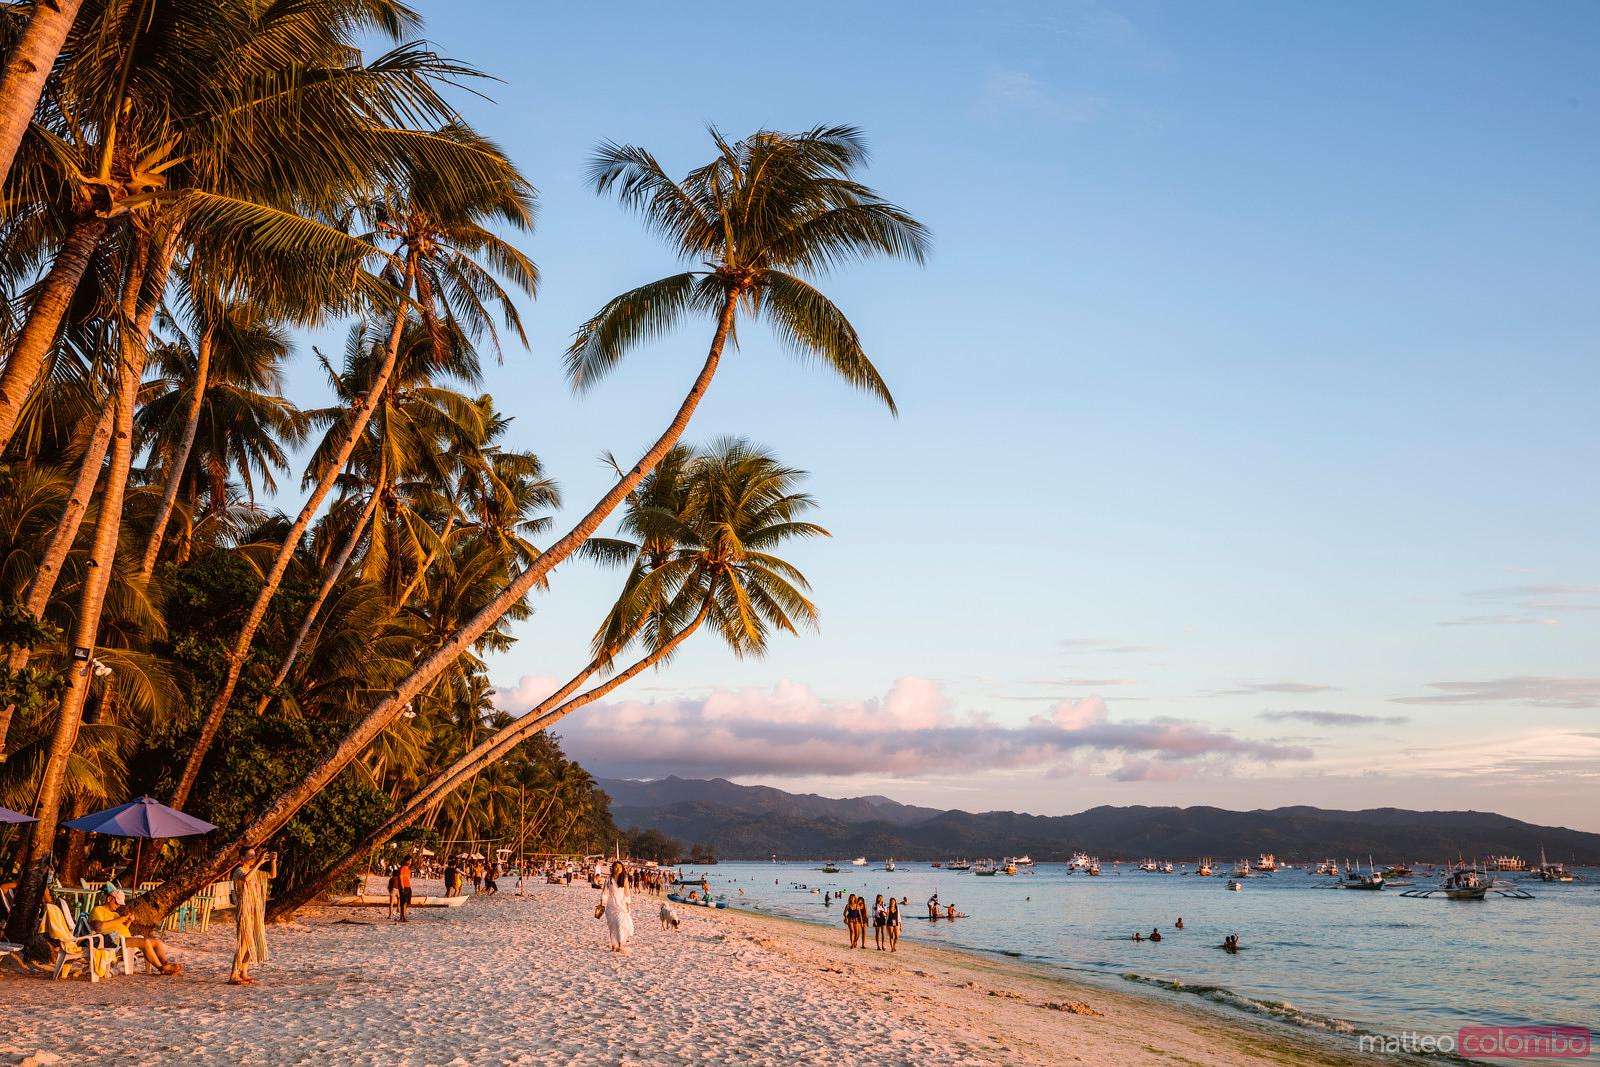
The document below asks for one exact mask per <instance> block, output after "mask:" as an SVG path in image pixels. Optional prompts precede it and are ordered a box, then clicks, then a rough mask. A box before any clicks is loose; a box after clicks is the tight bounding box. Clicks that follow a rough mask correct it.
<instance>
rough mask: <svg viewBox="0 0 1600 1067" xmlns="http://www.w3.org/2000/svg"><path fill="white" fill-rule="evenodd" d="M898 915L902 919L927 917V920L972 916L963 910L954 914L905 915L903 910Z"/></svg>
mask: <svg viewBox="0 0 1600 1067" xmlns="http://www.w3.org/2000/svg"><path fill="white" fill-rule="evenodd" d="M900 917H901V918H903V919H929V920H932V921H933V922H938V921H939V920H940V919H970V918H972V916H970V915H968V914H967V913H966V912H964V911H958V912H956V913H955V914H954V915H907V914H905V913H904V912H901V913H900Z"/></svg>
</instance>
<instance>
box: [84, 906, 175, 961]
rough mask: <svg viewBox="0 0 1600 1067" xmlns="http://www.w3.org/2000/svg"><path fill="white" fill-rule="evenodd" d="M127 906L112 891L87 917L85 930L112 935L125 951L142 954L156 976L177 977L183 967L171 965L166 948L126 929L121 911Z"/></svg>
mask: <svg viewBox="0 0 1600 1067" xmlns="http://www.w3.org/2000/svg"><path fill="white" fill-rule="evenodd" d="M127 906H128V897H127V895H126V894H125V893H123V892H122V890H120V889H114V890H112V891H111V893H110V894H109V895H108V896H107V897H106V899H105V901H104V903H102V904H101V905H100V906H99V907H97V908H95V909H94V910H93V911H91V912H90V913H89V927H90V929H92V930H94V932H95V933H97V934H114V935H116V936H117V937H119V938H121V939H122V943H123V944H125V945H127V946H128V947H129V948H131V949H134V950H135V951H138V952H143V953H144V958H145V960H146V962H147V963H148V964H149V966H150V967H152V968H154V971H155V973H156V974H177V973H178V972H179V971H181V970H183V964H181V963H175V962H173V961H172V960H171V958H169V957H168V955H167V946H166V945H165V944H163V943H162V942H161V941H160V940H159V939H157V938H156V937H154V936H143V937H140V936H136V935H135V934H134V933H133V931H132V930H130V929H129V928H128V920H127V919H126V918H124V917H123V915H122V909H123V908H125V907H127Z"/></svg>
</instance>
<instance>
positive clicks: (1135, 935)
mask: <svg viewBox="0 0 1600 1067" xmlns="http://www.w3.org/2000/svg"><path fill="white" fill-rule="evenodd" d="M1133 939H1134V940H1135V941H1143V940H1144V935H1143V934H1141V933H1140V932H1139V931H1137V930H1135V931H1134V932H1133Z"/></svg>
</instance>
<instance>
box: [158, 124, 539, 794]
mask: <svg viewBox="0 0 1600 1067" xmlns="http://www.w3.org/2000/svg"><path fill="white" fill-rule="evenodd" d="M439 136H440V138H441V140H445V141H449V142H456V143H461V144H466V145H471V146H473V147H474V148H475V149H476V150H477V151H479V152H481V153H483V154H484V155H485V156H492V157H495V158H497V159H499V161H500V163H501V170H500V173H499V175H498V176H497V178H496V180H495V181H493V182H483V183H476V184H471V185H462V184H459V183H458V182H456V181H440V180H439V176H437V175H432V174H429V173H427V172H422V171H419V172H417V173H416V174H415V175H413V176H412V181H411V182H410V183H409V184H408V185H407V186H405V187H404V188H402V187H399V186H392V187H390V188H388V189H386V190H384V191H383V192H382V193H381V195H379V196H377V197H374V198H373V199H372V200H370V201H368V202H367V203H366V204H365V205H364V215H365V217H366V219H367V221H368V222H369V223H370V224H371V226H372V229H371V231H370V232H369V233H368V234H366V235H364V239H365V240H367V241H370V242H372V243H374V244H382V245H384V246H385V247H387V248H388V249H389V257H390V268H389V271H390V276H391V280H392V281H393V282H394V283H395V287H396V289H398V291H399V293H400V294H401V296H402V297H403V298H404V299H403V300H402V302H400V303H398V304H397V305H396V306H395V307H394V308H393V311H392V314H393V320H392V322H393V325H392V326H391V327H390V330H389V339H388V343H387V344H386V346H385V348H384V355H383V361H382V362H381V363H380V364H379V366H378V369H377V372H376V373H375V374H374V375H373V376H372V380H371V382H370V384H369V386H368V391H367V394H366V396H364V397H363V398H362V399H361V401H360V402H359V403H358V404H357V405H356V406H355V407H354V409H353V410H352V412H351V417H350V419H349V421H348V423H347V424H346V425H345V427H344V432H343V434H341V435H340V436H339V438H338V440H337V442H336V444H335V447H334V448H333V449H332V450H331V452H332V454H331V455H330V456H328V457H327V460H326V462H325V463H324V464H323V467H322V471H321V475H320V477H319V478H318V479H317V482H316V485H315V486H314V487H313V488H312V491H311V493H310V495H309V496H308V497H307V498H306V501H305V503H304V504H303V505H302V506H301V508H300V513H299V515H298V516H297V517H296V518H295V521H294V524H293V525H292V526H291V527H290V528H289V532H288V535H287V536H286V537H285V538H284V541H283V547H282V548H281V549H280V550H279V552H278V555H277V558H276V559H274V560H273V562H272V567H271V568H270V569H269V570H268V571H267V575H266V578H265V580H264V581H263V582H262V585H261V591H260V592H259V593H258V594H257V596H256V600H255V603H254V604H253V605H252V606H251V608H250V612H249V614H248V615H246V616H245V620H244V625H243V626H242V627H241V628H240V630H239V634H238V636H237V637H236V638H235V640H234V643H233V647H232V649H230V651H229V653H228V663H227V671H226V673H225V675H224V676H223V680H222V685H221V686H220V687H219V689H218V692H217V695H216V697H215V698H214V699H213V700H212V702H211V707H210V708H209V710H207V712H206V714H205V716H204V718H203V720H202V722H201V724H200V733H199V736H198V737H197V738H196V739H195V743H194V747H193V748H192V749H191V750H190V752H189V757H188V759H187V761H186V762H185V763H184V768H183V773H182V775H181V776H180V777H179V779H178V784H177V787H176V788H175V789H174V790H173V794H172V806H173V807H179V808H181V807H182V806H183V804H184V803H185V802H186V801H187V800H188V798H189V792H190V790H192V789H193V788H194V783H195V780H196V779H197V778H198V777H199V775H200V766H201V764H202V763H203V762H204V760H205V756H206V753H207V751H208V750H209V749H210V747H211V742H212V740H213V739H214V738H215V737H216V735H217V729H218V728H219V727H220V726H221V725H222V717H223V715H224V714H226V713H227V710H228V705H229V703H230V702H231V701H232V699H233V691H234V689H235V687H236V686H237V685H238V683H239V675H240V672H241V671H242V670H243V669H244V663H245V659H246V657H247V656H248V655H249V652H250V647H251V642H252V641H253V640H254V639H255V635H256V630H257V629H259V628H260V626H261V623H262V620H264V619H265V618H266V615H267V608H268V607H269V606H270V605H271V603H272V598H273V596H274V594H276V593H277V591H278V586H279V585H280V584H281V583H282V581H283V576H284V574H285V573H286V572H287V571H288V569H289V564H290V562H291V561H292V560H293V558H294V552H295V549H296V548H298V547H299V544H300V539H301V538H302V537H304V536H305V532H306V530H308V529H309V528H310V526H311V521H312V519H313V518H315V517H316V514H317V512H318V510H319V509H320V508H321V507H322V502H323V501H324V500H325V499H326V498H327V496H328V494H329V493H330V492H332V491H333V488H334V485H335V483H336V482H337V480H338V477H339V473H340V472H341V471H342V470H343V469H344V466H345V463H346V462H347V461H348V460H349V458H350V455H351V453H352V452H353V451H354V450H355V447H356V443H357V441H358V440H359V439H360V437H361V434H362V432H363V431H364V430H365V429H366V426H367V423H368V422H369V421H370V420H371V418H372V415H373V413H374V412H375V411H376V410H377V408H378V405H379V404H380V403H381V402H382V400H383V398H384V396H385V393H386V391H387V389H388V386H389V379H390V377H391V376H392V374H393V373H394V368H395V363H396V361H397V359H398V358H399V354H400V349H401V342H402V339H403V337H404V334H405V328H406V324H407V322H408V321H409V320H410V317H411V308H412V306H413V303H412V299H411V297H412V295H413V294H414V296H415V305H414V306H415V307H416V308H417V310H418V311H419V313H420V315H421V318H422V321H423V324H424V326H425V327H426V328H427V329H428V331H429V333H430V335H431V336H433V337H434V338H435V339H436V351H437V352H438V353H439V355H440V357H441V358H443V357H444V354H445V351H446V348H447V347H448V342H447V340H446V337H447V334H448V333H449V332H451V331H455V332H463V333H466V334H467V335H468V336H471V337H473V338H477V337H485V336H486V337H488V338H489V339H490V340H491V341H495V339H496V336H497V335H496V330H495V325H494V319H493V316H492V314H491V306H498V308H499V309H500V312H501V315H502V318H503V320H504V323H505V326H506V328H507V329H510V330H513V331H514V332H515V333H516V335H517V337H518V338H519V339H520V340H523V341H524V342H525V341H526V338H525V337H524V336H523V333H522V325H521V321H520V319H519V317H518V315H517V310H516V305H515V303H514V302H513V300H512V298H511V294H510V293H509V292H507V290H506V289H505V288H504V287H503V286H502V285H501V283H500V282H499V281H497V280H496V275H497V274H498V275H499V276H501V277H504V278H505V279H506V281H507V282H508V283H509V284H510V285H511V286H512V287H513V288H514V289H517V290H520V291H521V292H523V293H526V294H528V295H530V296H531V295H532V294H533V291H534V288H535V286H536V285H537V282H538V271H537V270H536V269H535V267H534V265H533V262H532V261H531V260H529V259H528V258H527V257H526V256H524V255H523V254H522V253H521V252H519V251H517V250H516V248H514V247H513V246H512V245H511V244H510V243H508V242H507V241H505V240H504V239H502V238H500V237H499V236H497V235H496V234H495V233H494V232H493V231H491V230H490V229H489V226H490V224H491V223H493V222H500V223H503V224H506V225H509V226H511V227H513V228H516V229H518V230H522V231H527V230H529V229H531V228H532V225H533V203H534V193H533V187H532V186H531V185H529V184H528V182H527V180H526V179H524V178H523V177H522V176H521V174H519V173H518V172H517V170H516V168H515V167H514V166H512V164H511V163H510V161H509V160H507V159H505V157H504V156H503V155H501V154H500V152H499V149H498V148H496V147H495V146H494V145H493V144H491V143H490V142H489V141H488V140H487V139H485V138H483V137H480V136H479V135H477V134H475V133H473V132H472V131H471V130H469V129H467V128H465V127H463V126H453V127H450V128H448V129H446V130H444V131H442V132H441V133H440V134H439ZM451 177H452V178H453V177H454V176H453V175H452V176H451ZM477 258H481V259H483V260H485V261H486V263H487V264H488V266H484V265H482V264H480V263H478V262H476V259H477ZM441 320H442V321H441ZM496 343H497V342H496Z"/></svg>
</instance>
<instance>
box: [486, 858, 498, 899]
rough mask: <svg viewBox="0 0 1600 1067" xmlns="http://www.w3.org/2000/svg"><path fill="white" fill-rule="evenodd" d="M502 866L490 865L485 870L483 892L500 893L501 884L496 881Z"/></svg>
mask: <svg viewBox="0 0 1600 1067" xmlns="http://www.w3.org/2000/svg"><path fill="white" fill-rule="evenodd" d="M499 871H500V864H498V863H490V864H488V865H487V866H486V867H484V869H483V891H484V892H485V893H490V894H494V893H498V892H500V884H499V882H497V881H496V880H495V879H496V878H498V877H499Z"/></svg>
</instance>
